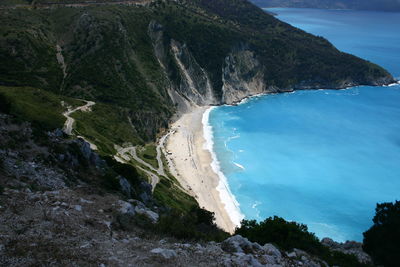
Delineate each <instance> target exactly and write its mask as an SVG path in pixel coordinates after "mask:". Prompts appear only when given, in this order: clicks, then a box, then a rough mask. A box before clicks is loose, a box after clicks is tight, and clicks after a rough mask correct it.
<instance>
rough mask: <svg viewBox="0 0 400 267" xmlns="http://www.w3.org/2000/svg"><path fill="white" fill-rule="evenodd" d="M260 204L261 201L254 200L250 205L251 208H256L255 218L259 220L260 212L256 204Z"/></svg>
mask: <svg viewBox="0 0 400 267" xmlns="http://www.w3.org/2000/svg"><path fill="white" fill-rule="evenodd" d="M261 204H262V202H260V201H256V202H254V204H253V205H251V208H252V209H255V210H256V216H257V218H258V219H260V220H261V219H262V218H261V216H260V214H261V212H260V210H259V209H257V206H259V205H261Z"/></svg>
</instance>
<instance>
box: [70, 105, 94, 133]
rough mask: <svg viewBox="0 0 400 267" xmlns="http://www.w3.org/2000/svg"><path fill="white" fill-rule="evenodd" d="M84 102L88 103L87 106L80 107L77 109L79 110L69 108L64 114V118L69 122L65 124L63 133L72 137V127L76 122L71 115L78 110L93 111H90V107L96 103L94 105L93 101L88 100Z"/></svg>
mask: <svg viewBox="0 0 400 267" xmlns="http://www.w3.org/2000/svg"><path fill="white" fill-rule="evenodd" d="M83 101H85V102H86V104H85V105H83V106H80V107H77V108H74V109H70V108H68V110H67V111H66V112H64V113H63V116H64V117H66V118H67V120H66V121H65V123H64V128H63V131H64V133H66V134H67V135H72V126H73V124H74V122H75V119H74V118H72V117H70V115H71V114H72V113H74V112H76V111H78V110H81V111H91V110H90V107H91V106H93V105H95V104H96V103H94V102H93V101H86V100H83Z"/></svg>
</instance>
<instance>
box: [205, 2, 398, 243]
mask: <svg viewBox="0 0 400 267" xmlns="http://www.w3.org/2000/svg"><path fill="white" fill-rule="evenodd" d="M269 11H272V12H274V13H276V14H277V17H278V18H279V19H281V20H283V21H285V22H287V23H290V24H292V25H294V26H296V27H298V28H301V29H303V30H305V31H308V32H310V33H313V34H316V35H320V36H323V37H325V38H327V39H328V40H329V41H331V42H332V43H333V44H334V45H335V46H337V47H338V48H339V49H341V50H343V51H345V52H349V53H352V54H355V55H357V56H360V57H362V58H365V59H367V60H371V61H373V62H375V63H378V64H380V65H381V66H383V67H385V68H386V69H388V70H389V71H390V72H391V73H392V74H393V75H394V76H395V77H399V76H400V36H399V35H398V34H397V29H399V28H400V13H385V12H368V11H343V10H318V9H269ZM208 122H209V124H210V126H211V127H212V130H213V141H214V146H213V150H214V152H215V154H216V156H217V159H218V161H219V166H220V169H221V171H222V172H223V173H224V175H225V176H226V177H227V181H228V183H229V186H230V189H231V191H232V193H233V195H234V196H235V198H236V200H237V201H238V202H239V204H240V210H241V212H242V213H243V214H244V215H245V217H246V219H257V220H263V219H265V218H266V217H269V216H274V215H277V216H280V217H283V218H285V219H286V220H290V221H297V222H299V223H304V224H306V225H307V226H308V227H309V230H310V231H311V232H314V233H316V235H317V236H318V237H319V238H323V237H326V236H328V237H331V238H333V239H334V240H336V241H346V240H356V241H361V240H362V233H363V232H364V231H366V230H367V229H368V228H369V227H370V226H371V224H372V217H373V215H374V209H375V205H376V203H377V202H386V201H394V200H396V199H399V195H400V193H399V192H400V135H399V132H400V86H399V85H395V86H391V87H368V86H360V87H355V88H350V89H347V90H340V91H337V90H310V91H297V92H294V93H285V94H276V95H266V96H260V97H255V98H252V99H250V100H248V101H245V103H243V104H241V105H238V106H221V107H217V108H214V109H212V111H211V112H210V114H209V120H208Z"/></svg>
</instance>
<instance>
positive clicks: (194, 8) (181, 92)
mask: <svg viewBox="0 0 400 267" xmlns="http://www.w3.org/2000/svg"><path fill="white" fill-rule="evenodd" d="M13 2H14V1H12V0H10V1H7V3H9V4H8V5H3V4H0V23H1V25H2V26H1V27H0V60H1V62H2V63H3V64H1V65H0V85H1V88H2V91H4V94H5V95H6V97H8V98H11V96H14V98H15V99H16V101H18V100H24V101H26V102H27V103H29V102H30V101H31V100H32V99H31V97H30V96H31V95H34V96H35V97H37V98H40V97H41V95H42V94H44V93H43V92H46V94H45V95H47V94H49V95H51V96H52V98H55V99H58V98H60V99H61V98H64V97H69V98H73V99H84V100H86V101H93V102H95V103H96V104H95V105H94V106H93V108H92V111H91V112H80V111H78V112H74V114H73V115H72V117H73V119H74V121H75V123H74V124H75V125H74V127H73V132H74V133H76V135H77V136H81V137H83V138H84V139H85V140H87V141H88V142H90V143H91V144H93V147H96V148H97V149H98V150H97V152H98V153H99V154H100V155H101V156H104V157H111V158H115V157H114V156H115V155H116V154H117V152H118V149H119V148H129V147H136V146H146V145H148V144H149V143H152V142H156V140H157V139H158V138H159V137H160V136H162V135H163V134H164V133H165V131H166V129H168V128H169V127H170V123H171V122H173V121H177V120H178V119H179V118H180V117H181V116H182V115H183V114H186V113H190V112H191V111H193V110H195V112H194V113H190V114H189V115H187V117H182V120H183V121H186V120H187V122H185V123H184V124H185V127H186V130H185V131H187V132H190V131H193V133H191V134H190V133H189V134H185V132H184V131H183V130H182V129H178V131H177V133H176V134H175V136H180V135H182V136H181V137H180V139H182V140H186V141H179V142H177V145H180V144H185V145H186V146H187V148H185V149H186V150H187V151H186V150H182V151H183V152H182V151H180V150H179V149H177V148H176V147H177V146H171V145H169V149H170V151H171V152H172V154H173V156H175V159H172V160H175V165H176V166H177V169H179V170H178V173H179V174H180V175H181V177H180V178H179V180H180V182H181V183H182V184H184V183H185V181H193V183H192V182H190V186H191V187H193V188H192V190H193V191H195V192H194V194H192V195H194V196H195V195H196V194H197V196H198V199H197V200H198V202H199V203H200V205H201V206H204V207H206V208H207V209H209V210H212V211H215V212H216V214H217V221H218V223H219V225H220V226H221V227H223V228H224V229H227V230H228V231H232V229H233V225H235V224H237V223H235V222H233V223H232V222H229V220H231V218H228V217H229V216H227V214H226V209H225V208H224V209H221V207H224V205H223V204H221V201H222V200H223V199H221V197H219V196H218V192H217V191H216V190H215V188H216V187H217V186H218V185H219V182H220V180H219V179H217V178H216V174H215V173H213V174H211V173H212V170H211V167H210V162H211V155H210V154H209V152H207V151H203V150H202V148H201V146H202V144H200V143H203V142H204V137H203V136H202V134H200V133H199V131H200V130H199V129H200V128H201V127H202V126H201V118H202V115H201V114H202V112H203V111H204V108H203V107H208V106H212V105H221V104H233V103H236V102H238V101H240V100H242V99H243V98H246V97H248V96H252V95H255V94H260V93H277V92H287V91H293V90H301V89H320V88H331V89H341V88H345V87H348V86H354V85H361V84H363V85H382V84H388V83H391V82H393V81H394V79H393V77H392V76H391V75H390V74H389V73H388V72H387V71H386V70H384V69H383V68H381V67H380V66H377V65H375V64H373V63H371V62H368V61H365V60H363V59H360V58H358V57H355V56H352V55H349V54H347V53H343V52H341V51H339V50H338V49H336V48H335V47H334V46H333V45H332V44H331V43H329V42H328V41H327V40H326V39H324V38H322V37H318V36H313V35H311V34H308V33H306V32H304V31H302V30H300V29H297V28H295V27H292V26H291V25H289V24H286V23H284V22H281V21H279V20H278V19H276V18H274V17H273V16H271V15H269V14H267V13H266V12H264V11H263V10H261V9H260V8H258V7H256V6H255V5H253V4H251V3H250V2H248V1H245V0H229V1H228V0H212V1H211V0H188V1H119V2H118V3H115V1H92V2H90V3H89V2H88V3H85V4H82V3H79V2H78V1H69V0H65V1H56V2H50V1H45V0H38V1H34V2H33V5H29V3H28V4H27V5H24V6H18V5H12V3H13ZM17 2H18V3H22V2H24V1H23V0H21V1H15V3H17ZM15 99H14V100H15ZM43 99H44V100H43V101H47V100H46V99H45V98H43ZM37 103H41V102H40V100H38V102H37ZM37 103H36V102H35V104H32V105H30V106H29V107H30V108H31V110H34V109H38V106H37V105H38V104H37ZM52 105H54V106H55V107H58V106H59V103H58V102H55V103H52ZM23 107H25V106H23ZM58 108H59V107H58ZM198 110H199V111H198ZM24 111H26V110H25V109H24ZM64 112H65V111H64ZM27 113H29V112H25V113H24V114H27ZM37 114H40V115H37V116H38V117H46V116H49V115H48V113H46V112H37ZM61 114H62V112H61V111H60V116H61ZM190 116H192V117H190ZM61 118H62V117H61ZM24 119H26V117H24ZM40 119H42V118H40ZM28 121H29V117H28ZM178 122H179V120H178ZM58 124H59V123H57V124H54V126H53V125H52V126H51V127H50V129H48V130H54V129H55V128H57V125H58ZM173 127H174V126H173ZM181 127H182V128H185V127H183V126H181ZM191 127H194V129H191ZM178 128H179V127H178ZM188 136H193V138H194V139H193V140H192V141H188V140H190V139H188ZM173 139H174V138H171V139H170V142H175V141H173ZM192 148H193V151H190V150H188V149H192ZM185 151H186V152H185ZM188 151H189V152H188ZM203 152H204V153H203ZM197 153H198V154H199V155H197ZM207 153H208V154H207ZM200 154H201V155H200ZM190 157H193V158H195V159H196V160H198V161H199V162H200V163H199V164H197V163H193V164H194V167H193V166H186V165H188V164H187V163H186V162H181V161H185V159H187V161H189V160H190V159H189V158H190ZM134 162H136V163H134V164H136V165H137V164H140V163H137V161H134ZM137 166H139V167H140V168H143V166H142V165H137ZM179 166H182V167H179ZM157 167H158V166H155V168H157ZM140 168H138V169H140ZM193 168H198V169H199V171H197V172H196V173H198V174H193V172H192V171H190V170H191V169H193ZM146 171H150V169H149V170H147V169H146ZM205 173H207V175H205ZM153 175H158V173H153ZM159 176H160V177H161V178H160V183H158V184H157V186H156V187H155V190H154V192H155V193H154V194H155V195H156V197H157V198H158V200H159V201H161V202H165V203H167V206H168V205H169V206H174V207H178V208H180V210H185V211H188V210H189V209H190V207H189V205H192V204H193V202H194V201H193V198H191V197H189V196H187V195H186V194H185V193H184V192H180V189H179V188H180V187H179V186H180V185H177V184H175V183H174V182H171V181H174V178H173V177H165V176H169V175H165V176H164V175H159ZM172 176H173V175H172ZM192 176H193V178H192ZM207 179H208V180H209V181H208V180H207ZM201 180H203V181H205V182H204V183H206V184H207V187H205V188H207V189H210V191H209V192H205V189H204V188H203V185H202V184H201V183H200V181H201ZM206 180H207V181H206ZM171 184H172V185H171ZM212 188H214V189H212ZM160 192H162V193H160ZM168 194H169V195H168ZM207 194H208V196H207V197H206V195H207ZM217 196H218V197H219V200H218V197H217ZM175 197H176V198H175ZM171 199H174V201H175V200H176V201H175V202H173V201H171ZM179 201H181V202H182V203H178V202H179ZM183 202H184V203H183ZM230 203H232V201H231V202H230ZM213 206H215V207H213ZM182 207H183V208H182Z"/></svg>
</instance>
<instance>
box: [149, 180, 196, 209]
mask: <svg viewBox="0 0 400 267" xmlns="http://www.w3.org/2000/svg"><path fill="white" fill-rule="evenodd" d="M153 197H154V198H155V199H156V200H157V201H158V202H159V203H163V204H164V205H165V206H167V207H169V208H171V209H174V210H177V211H179V212H182V213H186V212H188V211H189V210H190V209H191V208H192V207H193V206H198V204H197V202H196V200H195V199H194V198H193V197H192V196H189V195H188V194H186V193H185V192H184V191H183V190H182V189H181V188H179V187H178V186H177V182H174V181H171V180H169V179H167V178H165V177H160V182H159V183H158V184H157V186H156V188H155V190H154V194H153Z"/></svg>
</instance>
